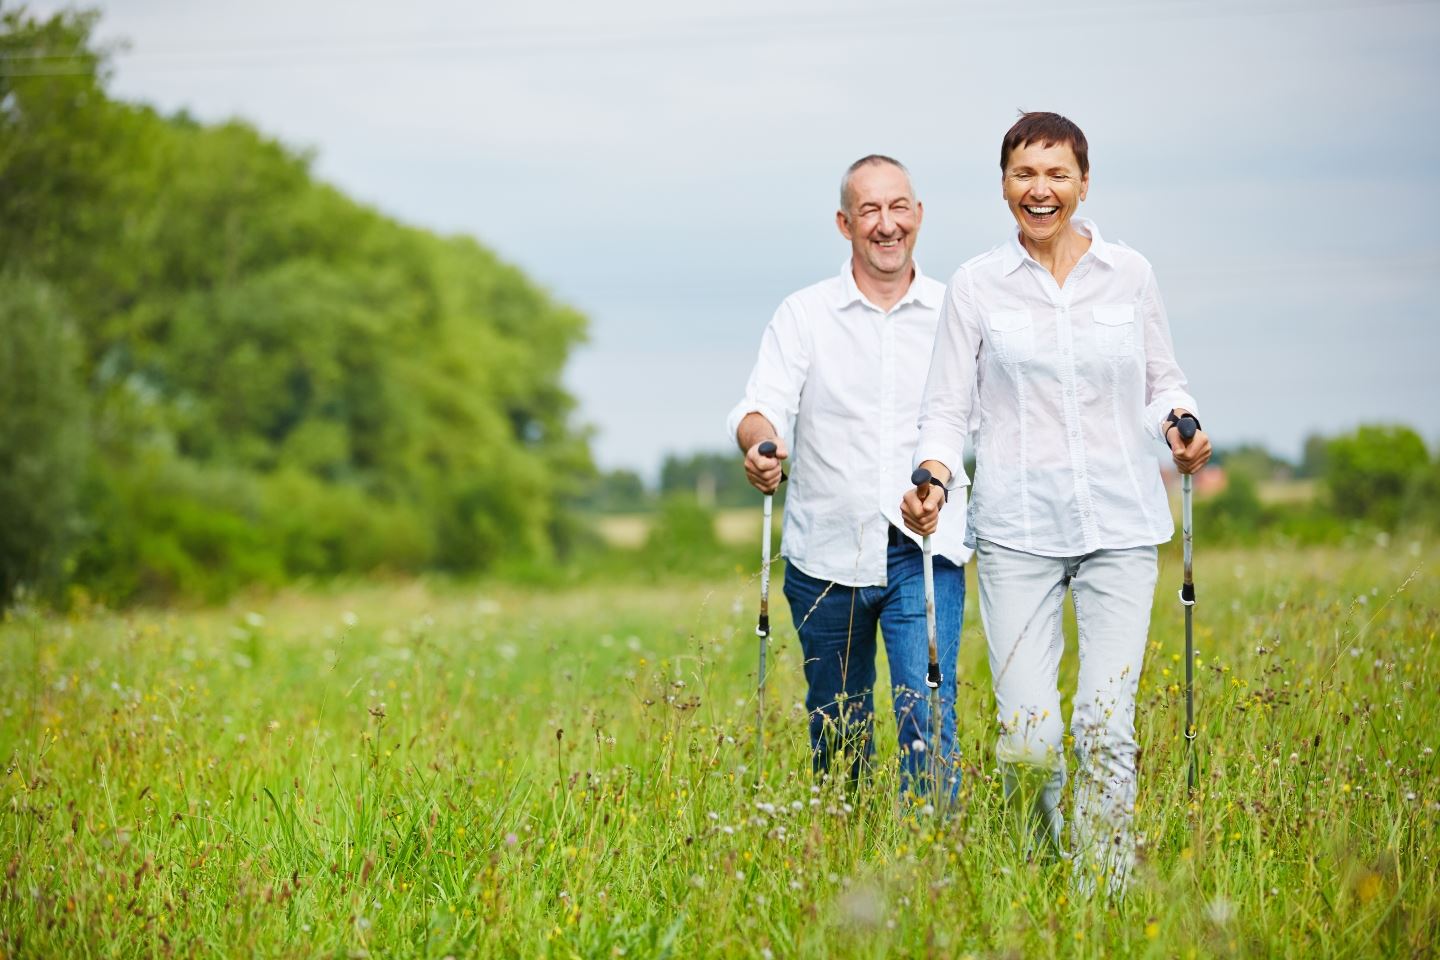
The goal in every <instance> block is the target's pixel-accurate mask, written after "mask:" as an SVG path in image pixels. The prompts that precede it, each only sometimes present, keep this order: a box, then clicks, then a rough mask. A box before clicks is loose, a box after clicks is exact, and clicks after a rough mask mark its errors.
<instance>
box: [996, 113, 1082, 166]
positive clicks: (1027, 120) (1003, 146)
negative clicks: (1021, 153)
mask: <svg viewBox="0 0 1440 960" xmlns="http://www.w3.org/2000/svg"><path fill="white" fill-rule="evenodd" d="M1032 143H1040V144H1043V145H1045V146H1047V147H1053V146H1054V145H1055V144H1057V143H1063V144H1068V145H1069V147H1070V149H1071V150H1073V151H1074V153H1075V159H1076V161H1077V162H1078V163H1079V164H1080V175H1081V176H1082V177H1083V176H1085V175H1086V174H1088V173H1089V172H1090V145H1089V144H1087V143H1086V142H1085V134H1084V133H1082V132H1081V130H1080V128H1079V127H1077V126H1075V124H1074V123H1073V122H1071V121H1070V120H1068V119H1066V118H1065V117H1062V116H1060V114H1058V113H1044V112H1035V113H1022V114H1020V119H1019V120H1016V121H1015V126H1013V127H1011V128H1010V132H1009V133H1007V134H1005V139H1004V140H1003V141H1001V143H1000V171H1001V172H1002V173H1003V172H1004V171H1005V164H1007V163H1009V162H1010V154H1011V153H1012V152H1014V151H1015V150H1018V149H1020V148H1021V147H1024V146H1027V145H1029V144H1032Z"/></svg>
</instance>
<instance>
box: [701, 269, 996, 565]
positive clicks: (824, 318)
mask: <svg viewBox="0 0 1440 960" xmlns="http://www.w3.org/2000/svg"><path fill="white" fill-rule="evenodd" d="M944 292H945V288H944V286H943V285H942V284H941V283H940V282H939V281H938V280H932V279H930V278H929V277H926V276H924V275H923V274H921V272H920V268H919V267H918V266H917V267H916V268H915V278H914V280H912V281H911V283H910V289H909V290H908V291H907V292H906V293H905V296H904V297H902V298H901V299H900V302H898V303H896V304H895V306H893V307H891V308H890V310H889V311H888V312H887V311H885V310H881V309H880V308H879V307H877V306H875V305H874V304H873V303H871V302H870V301H869V300H867V299H866V298H865V296H864V294H862V293H861V292H860V288H859V287H858V286H856V284H855V277H854V274H853V273H852V272H851V263H850V261H849V260H846V261H845V265H844V266H843V267H842V269H841V271H840V274H839V276H836V277H832V278H831V279H829V280H824V281H821V282H820V283H817V284H815V285H814V286H811V287H806V288H805V289H804V290H801V291H799V292H798V293H794V294H792V295H790V296H789V297H787V298H786V299H785V302H784V303H782V304H780V309H778V310H776V311H775V316H774V318H772V319H771V321H770V325H769V326H768V327H766V328H765V335H764V338H763V339H762V340H761V341H760V356H759V358H758V359H757V360H756V361H755V369H754V370H752V371H751V373H750V381H749V383H748V384H746V387H745V398H744V399H743V400H741V401H740V402H739V403H738V404H736V405H735V408H734V409H733V410H731V411H730V416H729V418H728V419H727V421H726V424H725V429H726V432H727V434H728V435H729V438H730V441H731V442H732V443H733V442H734V440H735V433H736V430H737V429H738V428H739V426H740V421H741V420H742V419H744V417H745V415H746V414H748V413H752V412H754V413H759V414H761V415H763V416H764V417H765V419H766V420H769V421H770V424H771V426H773V427H774V428H775V429H776V430H777V431H778V432H779V433H780V435H781V436H782V437H783V438H784V439H785V442H786V446H788V447H789V448H790V459H789V460H788V461H786V469H787V470H788V471H789V474H790V480H789V487H790V489H789V490H788V491H787V492H786V494H785V523H784V527H783V532H782V537H781V545H780V550H781V553H783V554H784V555H785V556H786V557H788V558H789V559H790V562H791V563H793V564H795V566H797V567H799V568H800V569H801V570H802V571H804V572H805V573H807V574H809V575H810V576H812V577H816V578H817V579H821V580H831V581H834V582H836V583H839V584H843V585H845V586H871V585H884V584H885V583H886V550H887V547H888V544H889V535H888V531H889V528H890V526H891V525H894V526H895V527H898V528H899V529H901V530H905V525H904V521H903V520H902V518H901V516H900V498H901V497H902V496H903V495H904V494H905V491H906V490H907V489H909V488H910V472H911V470H912V460H913V458H914V454H915V441H916V439H917V437H918V436H919V430H918V426H917V424H918V420H919V413H920V395H921V390H922V388H923V387H924V384H925V372H926V371H927V370H928V369H929V366H930V351H931V348H932V347H933V346H934V344H935V330H936V327H937V325H938V324H939V319H940V302H941V300H942V298H943V295H944ZM935 492H936V493H937V494H938V493H939V491H938V490H937V491H935ZM964 527H965V491H964V488H963V487H961V488H960V489H958V490H957V491H955V492H953V493H951V494H950V503H949V505H948V507H947V509H945V510H944V511H942V516H941V521H940V527H939V529H938V530H937V532H936V533H935V535H934V537H933V538H932V540H931V543H932V545H933V548H934V550H935V552H936V553H938V554H939V555H941V556H943V557H946V558H947V559H949V560H952V561H954V562H955V563H957V564H958V563H964V562H965V561H966V560H967V559H969V557H970V550H969V549H967V548H966V547H965V545H964V539H965V536H964V533H965V531H964ZM905 534H906V535H907V536H910V537H911V539H912V540H917V542H918V538H916V537H914V536H912V535H911V534H910V532H909V531H908V530H905Z"/></svg>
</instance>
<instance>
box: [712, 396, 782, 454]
mask: <svg viewBox="0 0 1440 960" xmlns="http://www.w3.org/2000/svg"><path fill="white" fill-rule="evenodd" d="M751 413H758V414H760V416H762V417H764V418H765V419H766V420H769V421H770V426H772V427H774V428H775V435H776V436H777V437H778V438H780V439H781V440H783V441H784V442H785V446H786V447H790V446H792V444H791V443H790V436H789V433H790V430H789V426H790V425H789V424H788V423H787V422H786V421H785V418H784V417H782V416H780V415H779V414H778V413H776V412H775V411H774V410H773V409H772V408H770V407H768V406H766V405H765V404H763V403H754V402H752V401H750V400H741V401H740V402H739V403H737V404H735V406H734V407H733V408H732V409H731V410H730V415H729V416H728V417H726V418H725V430H726V432H727V433H728V434H729V436H730V442H731V443H739V442H740V440H739V437H738V436H736V434H737V433H738V432H739V430H740V421H741V420H744V419H745V417H746V415H748V414H751Z"/></svg>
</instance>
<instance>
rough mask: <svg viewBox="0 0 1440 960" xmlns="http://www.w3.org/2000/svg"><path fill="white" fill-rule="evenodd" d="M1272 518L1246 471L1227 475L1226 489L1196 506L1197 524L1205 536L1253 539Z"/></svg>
mask: <svg viewBox="0 0 1440 960" xmlns="http://www.w3.org/2000/svg"><path fill="white" fill-rule="evenodd" d="M1267 519H1268V517H1267V514H1266V510H1265V506H1264V505H1263V504H1262V503H1261V502H1260V495H1259V493H1258V492H1257V491H1256V487H1255V481H1254V480H1253V479H1251V478H1250V475H1249V474H1247V473H1245V472H1244V471H1243V470H1231V471H1229V472H1228V473H1227V474H1226V483H1225V489H1224V490H1222V491H1220V493H1218V494H1216V495H1215V496H1213V497H1211V498H1210V499H1208V500H1202V501H1200V502H1199V503H1197V504H1196V505H1195V521H1196V523H1197V525H1198V526H1199V528H1200V529H1202V530H1204V531H1205V536H1207V537H1214V538H1216V539H1224V538H1234V539H1241V540H1249V539H1253V538H1254V537H1255V536H1256V534H1258V533H1259V532H1260V530H1261V528H1262V527H1263V526H1264V525H1265V523H1266V521H1267Z"/></svg>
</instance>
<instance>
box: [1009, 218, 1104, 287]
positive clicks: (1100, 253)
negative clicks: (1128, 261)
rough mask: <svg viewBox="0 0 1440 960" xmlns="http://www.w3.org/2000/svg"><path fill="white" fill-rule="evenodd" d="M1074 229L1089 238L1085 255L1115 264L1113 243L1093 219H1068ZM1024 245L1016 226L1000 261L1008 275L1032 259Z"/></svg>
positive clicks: (1082, 258) (1083, 257)
mask: <svg viewBox="0 0 1440 960" xmlns="http://www.w3.org/2000/svg"><path fill="white" fill-rule="evenodd" d="M1070 222H1071V223H1072V224H1073V225H1074V227H1075V229H1076V230H1078V231H1080V232H1081V233H1083V234H1084V235H1085V236H1087V237H1089V238H1090V249H1089V250H1086V251H1085V256H1082V257H1081V258H1080V259H1081V260H1084V259H1085V257H1088V256H1090V255H1091V254H1094V255H1095V259H1096V260H1099V261H1100V262H1101V263H1103V264H1105V266H1107V267H1113V266H1115V251H1114V249H1113V245H1112V244H1110V243H1107V242H1106V240H1105V238H1104V237H1102V236H1100V228H1099V227H1097V226H1096V225H1095V221H1094V220H1087V219H1085V218H1084V217H1076V218H1074V219H1073V220H1071V221H1070ZM1034 259H1035V258H1034V257H1032V256H1030V252H1029V251H1028V250H1026V249H1025V245H1024V244H1022V243H1021V242H1020V228H1019V227H1016V228H1015V232H1014V233H1013V234H1011V235H1010V242H1009V243H1007V244H1006V245H1005V250H1004V254H1003V259H1002V260H1001V262H1000V269H1001V272H1002V273H1004V274H1006V275H1009V274H1011V273H1014V272H1015V271H1016V270H1017V269H1019V267H1020V264H1022V263H1024V262H1025V261H1026V260H1034Z"/></svg>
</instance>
